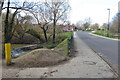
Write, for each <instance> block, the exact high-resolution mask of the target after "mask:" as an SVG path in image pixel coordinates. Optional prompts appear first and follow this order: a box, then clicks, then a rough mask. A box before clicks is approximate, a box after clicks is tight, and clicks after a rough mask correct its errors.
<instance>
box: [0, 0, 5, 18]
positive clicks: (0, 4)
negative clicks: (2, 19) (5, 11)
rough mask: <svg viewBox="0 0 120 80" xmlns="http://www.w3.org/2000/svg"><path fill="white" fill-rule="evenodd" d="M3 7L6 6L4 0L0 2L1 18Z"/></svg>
mask: <svg viewBox="0 0 120 80" xmlns="http://www.w3.org/2000/svg"><path fill="white" fill-rule="evenodd" d="M3 5H4V0H0V16H1V13H2V8H3Z"/></svg>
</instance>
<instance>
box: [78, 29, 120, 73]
mask: <svg viewBox="0 0 120 80" xmlns="http://www.w3.org/2000/svg"><path fill="white" fill-rule="evenodd" d="M77 35H78V36H79V38H81V39H82V40H83V41H84V42H85V43H86V44H87V45H88V46H89V47H90V48H91V49H93V50H94V51H95V52H96V53H97V54H99V55H100V56H101V57H102V58H103V59H104V60H105V61H107V62H108V63H109V64H110V65H111V66H112V68H113V69H114V70H115V71H117V72H118V41H113V40H109V39H104V38H100V37H97V36H94V35H91V34H89V33H88V32H84V31H77ZM119 59H120V58H119Z"/></svg>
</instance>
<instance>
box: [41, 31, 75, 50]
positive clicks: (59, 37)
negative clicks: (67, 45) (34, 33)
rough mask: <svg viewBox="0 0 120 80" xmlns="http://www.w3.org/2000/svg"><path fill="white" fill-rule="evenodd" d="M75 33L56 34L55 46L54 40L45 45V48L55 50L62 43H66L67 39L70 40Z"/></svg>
mask: <svg viewBox="0 0 120 80" xmlns="http://www.w3.org/2000/svg"><path fill="white" fill-rule="evenodd" d="M72 33H73V32H63V33H59V34H56V38H55V43H54V44H53V42H52V40H48V42H46V43H43V44H41V45H43V47H45V48H48V49H51V48H55V47H56V46H57V45H59V44H60V43H61V42H62V41H64V40H65V39H66V38H69V37H70V36H71V34H72Z"/></svg>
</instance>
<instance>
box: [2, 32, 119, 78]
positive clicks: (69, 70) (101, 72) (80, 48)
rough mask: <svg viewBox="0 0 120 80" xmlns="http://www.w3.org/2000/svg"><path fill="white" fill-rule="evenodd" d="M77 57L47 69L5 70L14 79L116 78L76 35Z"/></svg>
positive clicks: (105, 64)
mask: <svg viewBox="0 0 120 80" xmlns="http://www.w3.org/2000/svg"><path fill="white" fill-rule="evenodd" d="M74 45H75V49H76V50H75V52H76V57H74V58H73V59H71V60H70V61H68V62H67V63H65V64H61V65H58V66H54V67H45V68H25V69H4V68H3V77H4V78H5V77H9V78H10V77H14V78H116V77H117V75H116V74H115V73H114V72H113V70H112V68H111V67H110V66H109V65H108V64H107V63H106V62H105V61H104V60H103V59H101V57H99V56H98V55H97V54H96V53H94V51H92V50H91V49H90V48H89V47H88V46H87V45H86V44H85V43H84V42H83V41H82V40H81V39H79V37H78V36H77V34H76V33H75V34H74Z"/></svg>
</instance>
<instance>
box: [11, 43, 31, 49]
mask: <svg viewBox="0 0 120 80" xmlns="http://www.w3.org/2000/svg"><path fill="white" fill-rule="evenodd" d="M29 45H31V44H11V48H12V49H13V48H19V47H24V46H29Z"/></svg>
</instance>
